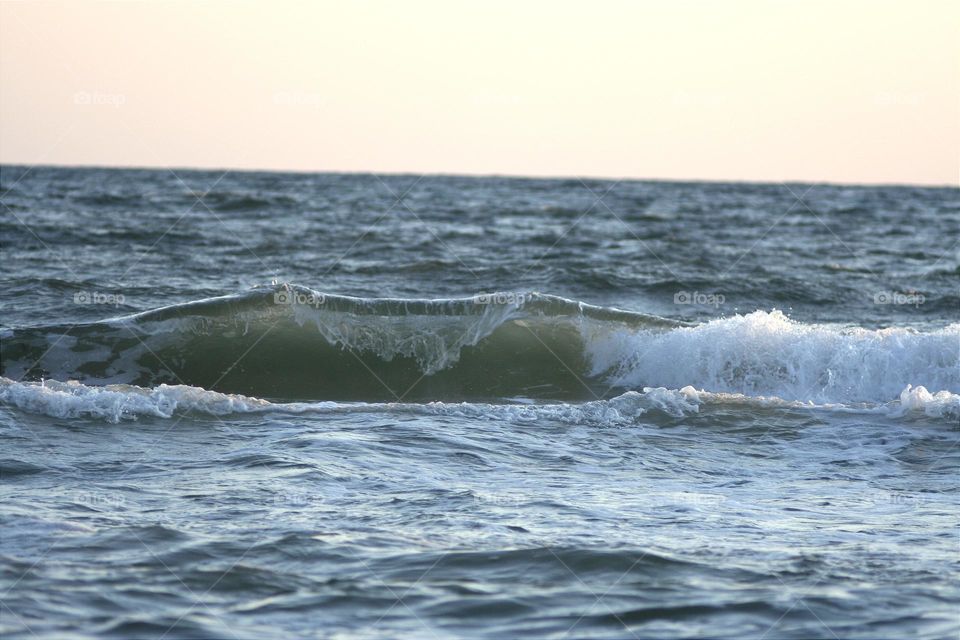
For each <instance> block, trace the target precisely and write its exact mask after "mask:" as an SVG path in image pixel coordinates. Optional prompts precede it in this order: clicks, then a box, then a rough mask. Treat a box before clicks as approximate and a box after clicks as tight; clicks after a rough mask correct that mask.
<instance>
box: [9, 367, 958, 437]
mask: <svg viewBox="0 0 960 640" xmlns="http://www.w3.org/2000/svg"><path fill="white" fill-rule="evenodd" d="M0 404H5V405H8V406H13V407H16V408H18V409H21V410H23V411H27V412H30V413H37V414H42V415H48V416H53V417H57V418H82V417H87V418H94V419H101V420H105V421H107V422H112V423H117V422H120V421H122V420H135V419H137V417H138V416H157V417H160V418H170V417H172V416H173V415H174V414H178V413H179V414H182V413H185V412H199V413H205V414H208V415H215V416H225V415H229V414H236V413H251V412H265V411H275V412H282V413H297V414H302V413H323V412H330V413H334V412H335V413H353V412H398V411H399V412H409V413H419V414H430V415H443V416H460V417H465V418H471V419H477V420H494V421H503V422H538V421H541V420H554V421H559V422H564V423H569V424H578V425H583V424H586V425H596V426H625V425H631V424H636V423H637V419H638V418H640V417H641V416H644V415H648V414H660V415H667V416H671V417H675V418H681V417H684V416H691V415H695V414H698V413H701V411H702V409H703V407H720V406H726V407H731V408H739V409H743V410H746V411H750V410H752V409H756V408H758V407H768V408H769V407H774V408H791V409H798V410H818V411H842V412H856V413H872V414H881V415H885V416H888V417H892V418H907V419H909V418H911V417H913V416H918V415H920V416H929V417H934V418H944V417H946V418H950V419H955V418H958V417H960V394H955V393H951V392H949V391H939V392H937V393H930V392H929V391H927V390H926V389H925V388H924V387H911V386H909V385H908V386H907V387H906V388H905V389H904V390H903V391H902V392H901V393H900V394H899V400H894V401H891V402H887V403H851V404H841V403H828V404H815V403H813V402H809V401H805V402H804V401H798V400H785V399H783V398H779V397H776V396H746V395H743V394H733V393H714V392H708V391H703V390H700V391H698V390H696V389H694V388H693V387H692V386H686V387H683V388H681V389H668V388H665V387H646V388H644V389H643V391H628V392H626V393H624V394H622V395H619V396H617V397H615V398H611V399H609V400H595V401H591V402H583V403H579V404H568V403H557V404H494V403H476V402H431V403H428V404H417V403H340V402H332V401H325V402H297V403H271V402H268V401H267V400H262V399H259V398H252V397H247V396H242V395H236V394H225V393H219V392H216V391H208V390H206V389H202V388H198V387H190V386H186V385H165V384H163V385H160V386H158V387H155V388H153V389H146V388H143V387H137V386H133V385H107V386H102V387H98V386H88V385H84V384H81V383H79V382H76V381H69V382H58V381H55V380H47V381H44V382H14V381H13V380H10V379H9V378H4V377H0Z"/></svg>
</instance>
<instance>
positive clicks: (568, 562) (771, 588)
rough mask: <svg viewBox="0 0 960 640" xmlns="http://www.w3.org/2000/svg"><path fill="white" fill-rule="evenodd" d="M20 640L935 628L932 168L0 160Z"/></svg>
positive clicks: (939, 394)
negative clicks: (767, 172)
mask: <svg viewBox="0 0 960 640" xmlns="http://www.w3.org/2000/svg"><path fill="white" fill-rule="evenodd" d="M0 194H2V198H0V200H2V205H3V207H2V213H0V233H2V246H3V251H2V263H3V266H4V268H3V270H2V271H0V309H2V316H0V323H2V324H0V445H2V449H0V473H2V480H3V482H2V487H3V492H4V498H3V502H2V506H0V514H2V517H3V520H2V527H3V529H2V531H3V533H2V534H0V593H2V594H3V597H2V615H0V633H2V634H3V637H5V638H8V637H9V638H33V637H40V638H64V637H76V638H84V637H116V638H170V639H172V638H262V637H285V638H286V637H290V638H297V637H304V638H308V637H309V638H344V637H390V638H393V637H409V638H434V637H436V638H448V637H488V638H513V637H518V638H519V637H531V638H541V637H549V638H634V637H635V638H700V637H711V638H834V637H840V638H906V637H912V638H956V637H957V635H958V633H960V617H958V616H960V613H958V612H960V588H958V575H960V571H958V570H960V556H958V546H957V544H958V543H957V526H958V513H960V486H958V485H960V446H958V445H960V277H958V276H960V247H958V244H957V242H958V238H960V192H958V189H955V188H941V189H935V188H915V187H871V188H867V187H847V186H825V185H807V184H786V185H778V184H764V185H759V184H721V183H665V182H642V181H623V182H615V181H601V180H583V181H581V180H545V179H508V178H466V177H434V176H425V177H417V176H374V175H334V174H279V173H227V174H223V173H222V172H213V171H203V172H201V171H185V170H184V171H181V170H175V171H166V170H150V171H146V170H106V169H54V168H42V167H40V168H32V169H31V168H28V167H18V166H4V167H3V168H2V171H0Z"/></svg>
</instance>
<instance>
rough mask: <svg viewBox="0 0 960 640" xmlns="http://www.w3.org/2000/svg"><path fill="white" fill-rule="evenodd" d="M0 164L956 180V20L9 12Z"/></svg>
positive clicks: (811, 8) (614, 10)
mask: <svg viewBox="0 0 960 640" xmlns="http://www.w3.org/2000/svg"><path fill="white" fill-rule="evenodd" d="M0 162H4V163H27V164H34V163H41V164H70V165H87V164H92V165H107V166H173V167H211V168H251V169H253V168H258V169H278V170H288V169H289V170H297V171H374V172H379V171H383V172H411V173H422V172H429V173H480V174H515V175H549V176H607V177H633V178H669V179H713V180H769V181H781V180H812V181H830V182H854V183H917V184H952V185H957V184H958V182H960V2H957V1H955V0H954V1H944V2H939V1H923V0H909V1H908V0H904V1H901V2H884V1H882V0H881V1H870V2H853V1H846V0H839V1H837V2H799V1H796V2H795V1H785V0H779V1H774V0H769V1H753V0H728V1H726V2H708V1H701V2H692V1H682V0H681V1H677V0H671V1H649V2H642V1H640V2H609V1H604V0H589V1H583V2H577V3H561V2H522V1H521V0H516V1H513V2H497V1H493V2H491V1H489V0H487V1H483V2H456V1H453V0H446V1H442V0H440V1H436V2H434V1H420V0H403V1H402V2H349V1H347V0H339V1H337V2H310V3H307V2H303V3H293V2H274V1H264V2H249V3H232V2H231V3H227V2H222V3H221V2H190V3H187V2H183V3H161V2H137V3H132V2H122V3H121V2H114V3H94V2H83V1H74V2H39V1H27V2H11V1H9V0H4V1H2V2H0Z"/></svg>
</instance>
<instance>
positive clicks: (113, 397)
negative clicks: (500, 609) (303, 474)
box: [0, 378, 270, 423]
mask: <svg viewBox="0 0 960 640" xmlns="http://www.w3.org/2000/svg"><path fill="white" fill-rule="evenodd" d="M0 402H2V403H4V404H8V405H12V406H15V407H18V408H20V409H23V410H24V411H29V412H31V413H40V414H44V415H48V416H53V417H56V418H75V417H80V416H89V417H94V418H102V419H104V420H106V421H107V422H114V423H116V422H120V420H124V419H135V418H136V417H137V416H139V415H148V416H159V417H161V418H169V417H171V416H172V415H173V414H174V412H176V411H178V410H179V411H200V412H203V413H208V414H211V415H226V414H230V413H238V412H248V411H256V410H259V409H262V408H264V407H266V406H269V405H270V403H269V402H267V401H266V400H259V399H257V398H248V397H245V396H240V395H232V394H224V393H217V392H216V391H207V390H206V389H200V388H197V387H189V386H186V385H166V384H162V385H160V386H159V387H156V388H154V389H144V388H142V387H136V386H132V385H107V386H104V387H96V386H87V385H84V384H81V383H79V382H76V381H69V382H58V381H56V380H47V381H44V382H14V381H12V380H10V379H9V378H0Z"/></svg>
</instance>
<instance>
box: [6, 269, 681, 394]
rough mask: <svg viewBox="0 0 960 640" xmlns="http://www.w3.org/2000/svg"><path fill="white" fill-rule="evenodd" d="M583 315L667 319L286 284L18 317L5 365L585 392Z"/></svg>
mask: <svg viewBox="0 0 960 640" xmlns="http://www.w3.org/2000/svg"><path fill="white" fill-rule="evenodd" d="M588 326H594V327H607V328H610V329H613V328H620V329H624V330H641V329H649V330H654V331H659V330H665V329H668V328H670V327H676V326H680V323H676V322H672V321H670V320H666V319H663V318H658V317H656V316H651V315H645V314H640V313H632V312H627V311H621V310H617V309H609V308H601V307H595V306H592V305H587V304H584V303H579V302H576V301H572V300H567V299H564V298H560V297H556V296H549V295H542V294H515V293H498V294H489V295H479V296H474V297H471V298H460V299H443V300H426V299H419V300H418V299H389V298H383V299H365V298H354V297H350V296H336V295H328V294H322V293H319V292H316V291H313V290H311V289H307V288H304V287H299V286H293V285H279V286H275V287H269V288H262V289H256V290H253V291H250V292H247V293H243V294H237V295H231V296H224V297H220V298H212V299H206V300H199V301H194V302H188V303H185V304H180V305H174V306H169V307H164V308H160V309H155V310H152V311H148V312H144V313H139V314H135V315H130V316H123V317H118V318H113V319H109V320H105V321H101V322H94V323H86V324H79V325H76V326H69V325H59V326H43V327H30V328H18V329H13V330H10V331H8V332H7V335H5V336H4V337H3V340H2V343H0V355H2V365H0V373H2V375H4V376H7V377H9V378H12V379H16V380H43V379H51V378H52V379H55V380H70V379H76V380H80V381H82V382H84V383H87V384H133V385H138V386H142V387H153V386H156V385H160V384H171V385H174V384H179V385H189V386H193V387H201V388H205V389H209V390H213V391H221V392H225V393H238V394H244V395H250V396H258V397H266V398H275V399H285V400H291V399H337V400H372V401H399V400H414V401H416V400H437V399H479V398H497V397H505V396H518V395H520V396H529V397H536V398H563V399H582V398H584V399H591V398H594V397H597V396H598V395H603V394H605V393H607V392H608V387H609V385H607V384H606V383H605V381H604V380H602V378H601V377H600V376H596V375H592V374H591V372H590V363H589V359H588V353H587V352H588V349H587V345H586V343H585V340H584V336H585V333H584V332H585V330H586V328H587V327H588Z"/></svg>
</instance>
